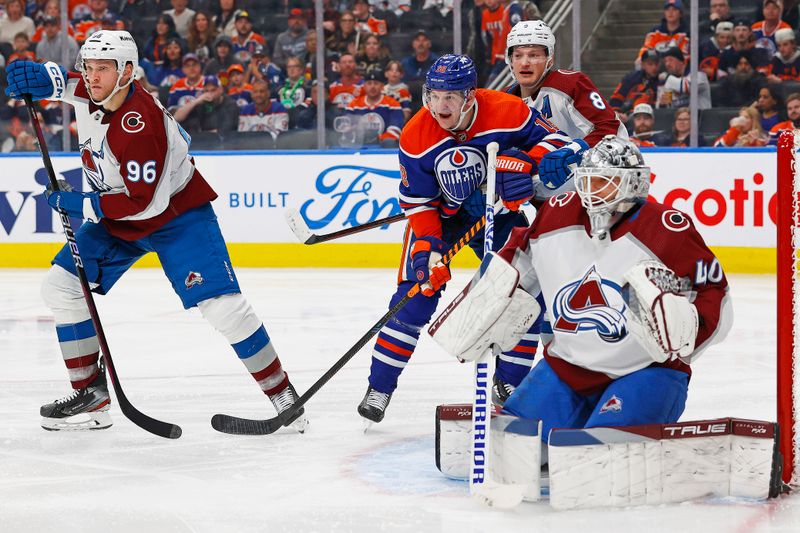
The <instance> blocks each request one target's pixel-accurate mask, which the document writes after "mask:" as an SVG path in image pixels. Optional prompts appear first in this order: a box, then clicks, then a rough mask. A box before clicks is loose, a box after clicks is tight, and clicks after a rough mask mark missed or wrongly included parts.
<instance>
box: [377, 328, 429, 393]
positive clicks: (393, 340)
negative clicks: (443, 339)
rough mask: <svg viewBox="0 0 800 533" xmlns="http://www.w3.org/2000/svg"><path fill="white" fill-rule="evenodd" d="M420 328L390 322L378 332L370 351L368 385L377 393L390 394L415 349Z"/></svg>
mask: <svg viewBox="0 0 800 533" xmlns="http://www.w3.org/2000/svg"><path fill="white" fill-rule="evenodd" d="M419 333H420V328H415V327H414V326H411V325H409V324H404V323H403V322H400V321H398V320H391V321H390V322H389V323H388V324H386V325H385V326H383V328H381V330H380V332H378V340H377V341H375V347H374V348H373V350H372V366H371V367H370V374H369V384H370V385H371V386H372V388H373V389H375V390H377V391H378V392H384V393H387V394H389V393H392V392H394V390H395V389H396V388H397V380H398V378H399V377H400V374H401V373H402V372H403V369H404V368H405V367H406V365H407V364H408V361H409V359H410V358H411V354H413V353H414V349H415V348H416V347H417V340H419Z"/></svg>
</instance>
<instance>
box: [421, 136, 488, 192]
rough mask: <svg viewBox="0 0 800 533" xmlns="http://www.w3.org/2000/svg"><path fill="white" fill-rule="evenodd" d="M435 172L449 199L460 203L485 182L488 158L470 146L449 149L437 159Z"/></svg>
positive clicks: (434, 166) (434, 165) (434, 167)
mask: <svg viewBox="0 0 800 533" xmlns="http://www.w3.org/2000/svg"><path fill="white" fill-rule="evenodd" d="M433 170H434V173H435V174H436V179H437V180H438V181H439V185H440V186H441V188H442V192H444V195H445V196H446V197H447V199H448V200H451V201H453V202H456V203H460V202H463V201H464V200H466V199H467V197H468V196H469V195H470V194H472V193H473V192H474V191H475V189H477V188H478V187H479V186H480V184H481V183H482V182H483V178H484V177H485V176H486V156H484V155H483V153H482V152H481V151H480V150H478V149H477V148H472V147H469V146H460V147H457V148H449V149H447V150H445V151H443V152H442V153H441V154H439V157H437V158H436V161H435V162H434V164H433Z"/></svg>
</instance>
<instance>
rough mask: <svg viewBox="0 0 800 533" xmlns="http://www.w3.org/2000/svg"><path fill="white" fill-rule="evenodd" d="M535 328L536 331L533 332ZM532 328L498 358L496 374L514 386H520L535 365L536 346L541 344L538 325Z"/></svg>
mask: <svg viewBox="0 0 800 533" xmlns="http://www.w3.org/2000/svg"><path fill="white" fill-rule="evenodd" d="M534 328H536V333H531V330H533V329H534ZM531 330H529V331H528V333H526V334H525V336H523V337H522V340H521V341H519V344H517V345H516V346H514V349H513V350H509V351H507V352H503V353H501V354H500V356H499V357H498V358H497V368H496V369H495V375H496V376H497V377H498V378H500V379H501V380H502V381H504V382H505V383H508V384H509V385H513V386H514V387H517V386H519V384H520V383H522V380H523V379H525V376H527V375H528V372H530V370H531V366H533V358H534V356H536V348H537V346H538V345H539V333H538V326H537V325H536V324H534V325H533V327H532V328H531Z"/></svg>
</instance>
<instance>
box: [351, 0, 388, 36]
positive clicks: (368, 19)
mask: <svg viewBox="0 0 800 533" xmlns="http://www.w3.org/2000/svg"><path fill="white" fill-rule="evenodd" d="M353 17H354V18H355V22H356V30H357V31H359V32H363V33H374V34H375V35H386V33H387V32H388V31H389V29H388V27H387V25H386V21H385V20H381V19H379V18H375V17H374V16H372V13H371V12H370V7H369V1H368V0H354V1H353Z"/></svg>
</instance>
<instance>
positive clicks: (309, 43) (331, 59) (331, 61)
mask: <svg viewBox="0 0 800 533" xmlns="http://www.w3.org/2000/svg"><path fill="white" fill-rule="evenodd" d="M323 52H324V55H325V78H327V79H332V78H333V74H334V73H333V66H334V65H335V64H336V63H337V61H338V57H339V56H338V54H334V53H333V52H331V51H330V50H328V49H327V48H325V49H324V51H323ZM300 59H301V60H302V61H303V64H304V65H305V74H304V75H305V77H306V80H308V81H311V80H312V79H313V78H316V77H317V32H316V31H309V32H308V33H307V34H306V51H305V53H304V54H303V55H302V56H301V58H300Z"/></svg>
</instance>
